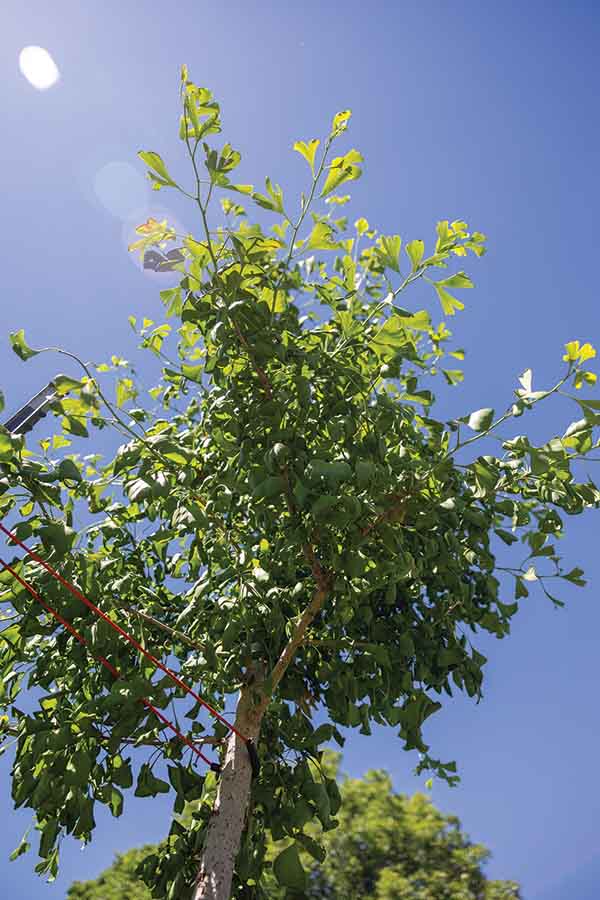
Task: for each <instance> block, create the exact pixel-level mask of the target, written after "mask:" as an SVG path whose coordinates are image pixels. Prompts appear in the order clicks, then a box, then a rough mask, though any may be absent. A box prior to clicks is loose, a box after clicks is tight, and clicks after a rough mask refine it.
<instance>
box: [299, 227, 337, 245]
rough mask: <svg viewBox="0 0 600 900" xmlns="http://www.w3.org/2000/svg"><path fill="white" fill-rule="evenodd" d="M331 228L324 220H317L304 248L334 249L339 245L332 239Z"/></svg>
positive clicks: (332, 232)
mask: <svg viewBox="0 0 600 900" xmlns="http://www.w3.org/2000/svg"><path fill="white" fill-rule="evenodd" d="M333 234H334V231H333V228H332V227H331V225H328V224H327V223H326V222H317V224H316V225H315V227H314V228H313V230H312V231H311V233H310V235H309V237H308V241H307V243H306V248H305V249H306V250H336V249H337V248H338V247H339V246H340V245H339V243H338V242H337V241H335V240H334V239H333Z"/></svg>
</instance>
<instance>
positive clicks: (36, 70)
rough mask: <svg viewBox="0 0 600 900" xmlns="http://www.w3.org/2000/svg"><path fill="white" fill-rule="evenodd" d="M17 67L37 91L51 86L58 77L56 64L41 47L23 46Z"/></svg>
mask: <svg viewBox="0 0 600 900" xmlns="http://www.w3.org/2000/svg"><path fill="white" fill-rule="evenodd" d="M19 68H20V70H21V73H22V74H23V75H24V76H25V78H26V79H27V81H28V82H29V84H32V85H33V86H34V88H37V89H38V90H39V91H45V90H46V89H47V88H49V87H52V85H53V84H55V83H56V82H57V81H58V79H59V77H60V72H59V71H58V66H57V65H56V63H55V62H54V60H53V59H52V57H51V56H50V54H49V53H48V51H47V50H44V48H43V47H24V48H23V49H22V50H21V52H20V53H19Z"/></svg>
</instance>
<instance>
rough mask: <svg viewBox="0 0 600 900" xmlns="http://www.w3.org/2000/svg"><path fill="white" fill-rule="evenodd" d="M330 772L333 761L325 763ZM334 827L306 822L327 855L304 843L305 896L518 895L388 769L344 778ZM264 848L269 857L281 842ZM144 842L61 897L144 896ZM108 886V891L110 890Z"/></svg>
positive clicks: (449, 821) (333, 899) (454, 825)
mask: <svg viewBox="0 0 600 900" xmlns="http://www.w3.org/2000/svg"><path fill="white" fill-rule="evenodd" d="M327 768H328V771H329V774H330V775H335V774H336V771H337V767H336V766H334V767H333V768H332V769H330V767H329V766H328V767H327ZM340 794H341V799H342V806H341V810H340V816H339V822H340V824H339V827H338V828H336V829H334V830H331V831H325V832H324V831H323V830H322V828H319V827H318V826H316V825H313V826H309V829H308V830H309V831H310V836H311V839H312V840H315V839H318V840H320V841H321V842H322V845H323V851H324V853H325V854H326V855H325V856H324V859H323V861H322V862H315V861H314V860H313V859H312V858H311V856H310V854H309V853H308V852H307V851H306V850H305V849H303V851H302V852H301V859H302V863H303V865H304V866H305V867H306V869H307V870H308V871H309V876H308V889H307V892H306V896H307V897H311V898H314V900H337V898H348V900H363V898H367V897H374V898H377V900H396V898H398V900H400V898H402V900H406V898H413V900H518V898H519V896H520V895H519V889H518V886H517V885H516V884H515V883H514V882H508V881H490V880H488V879H487V878H486V876H485V875H484V873H483V872H482V868H481V867H482V864H484V863H485V862H486V860H487V859H488V858H489V855H490V854H489V851H488V850H486V849H485V847H483V846H482V845H481V844H473V843H471V841H470V840H469V839H468V837H467V836H466V835H465V834H464V833H463V832H462V831H461V828H460V822H459V820H458V819H457V818H456V816H447V815H444V814H443V813H441V812H440V811H439V810H437V809H436V808H435V806H434V805H433V803H432V802H431V800H430V799H429V798H428V797H427V796H426V795H424V794H415V795H414V796H413V797H406V796H404V795H402V794H396V793H394V791H393V789H392V783H391V780H390V777H389V775H388V774H387V773H386V772H383V771H372V772H368V773H367V774H366V776H365V777H364V778H363V779H360V778H356V779H350V778H347V779H344V781H343V782H342V784H341V785H340ZM288 845H289V841H286V842H284V846H283V847H282V848H280V847H278V848H275V847H270V848H269V853H268V856H269V857H271V858H273V857H275V856H276V855H277V854H279V853H281V852H282V850H285V849H286V846H288ZM150 849H151V848H142V849H141V850H131V851H129V852H128V853H126V854H122V855H121V854H119V856H118V857H117V860H116V862H115V863H114V864H113V865H112V866H111V867H110V868H109V869H107V871H106V872H104V873H103V874H102V875H100V877H99V878H98V879H96V880H95V881H88V882H76V883H75V884H73V885H72V887H71V888H70V890H69V892H68V894H67V900H121V898H125V897H133V898H136V900H137V898H139V900H150V897H151V894H150V891H149V890H147V889H146V888H145V887H143V885H142V882H141V881H140V879H139V876H138V875H137V868H138V866H139V865H140V863H142V861H143V858H144V856H145V855H147V854H148V852H150ZM262 880H263V887H264V890H265V892H266V895H267V896H268V897H270V898H273V900H276V898H278V897H283V896H284V890H283V889H282V888H280V887H279V886H278V884H277V881H276V878H275V876H274V875H273V874H272V872H271V870H267V871H266V872H265V874H264V875H263V879H262ZM111 891H112V893H111Z"/></svg>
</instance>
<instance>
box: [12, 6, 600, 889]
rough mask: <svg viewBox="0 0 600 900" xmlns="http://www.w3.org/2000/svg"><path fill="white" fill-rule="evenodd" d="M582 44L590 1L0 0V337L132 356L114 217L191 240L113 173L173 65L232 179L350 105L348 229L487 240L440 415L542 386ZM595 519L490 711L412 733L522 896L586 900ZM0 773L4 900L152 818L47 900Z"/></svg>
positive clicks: (391, 743) (590, 868) (555, 410)
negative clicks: (357, 221)
mask: <svg viewBox="0 0 600 900" xmlns="http://www.w3.org/2000/svg"><path fill="white" fill-rule="evenodd" d="M599 39H600V6H599V5H598V4H597V3H594V2H589V3H586V2H575V3H573V2H572V3H566V2H553V3H547V2H544V3H541V2H533V0H530V2H528V3H517V2H510V0H509V2H505V3H502V4H499V3H491V2H489V0H488V2H484V3H481V2H465V0H455V2H453V3H450V2H436V3H434V2H429V0H423V2H421V3H414V2H411V3H408V2H404V0H395V2H393V0H387V2H384V0H372V2H370V3H364V2H363V3H361V2H358V0H344V2H343V3H342V2H340V0H331V2H329V3H321V2H316V0H305V2H304V3H302V4H291V3H285V2H284V3H281V2H279V3H276V2H264V0H263V2H261V0H258V2H247V0H246V2H241V0H229V2H228V3H227V4H219V3H204V2H202V0H196V2H191V0H179V2H177V3H172V4H158V3H154V4H151V3H141V2H129V3H123V2H122V0H120V2H116V0H103V2H102V3H95V4H92V3H82V2H73V0H62V2H59V3H53V4H50V3H47V2H44V3H41V2H38V0H29V2H28V3H26V4H24V3H17V2H15V0H5V2H4V3H3V5H2V26H1V33H0V109H1V120H0V121H1V126H2V140H1V143H0V158H1V165H0V178H1V181H2V200H3V210H2V220H3V226H2V299H1V301H0V334H2V335H7V334H8V332H9V331H12V330H14V329H17V328H21V327H24V328H25V330H26V333H27V335H28V338H29V339H30V342H31V344H32V345H33V346H40V345H43V344H61V345H62V346H64V347H66V348H70V349H73V350H75V351H76V352H78V353H79V354H80V355H82V356H84V357H85V358H87V359H91V360H95V361H101V360H103V359H106V358H107V357H109V356H110V355H111V354H113V353H116V354H118V355H122V356H125V357H128V358H130V359H135V352H136V351H135V341H134V336H133V334H132V332H131V330H130V328H129V326H128V324H127V316H128V315H129V314H132V313H133V314H134V315H136V316H138V317H139V316H142V315H144V314H145V315H149V316H151V317H153V318H157V317H158V316H159V315H160V312H159V301H158V296H157V291H158V289H159V287H160V285H159V284H158V283H157V280H156V276H154V277H147V276H144V275H143V274H142V273H141V272H140V271H139V270H138V268H136V266H135V265H133V264H132V261H131V259H130V258H129V257H128V255H127V253H126V244H127V241H128V238H129V230H130V226H131V222H132V221H135V216H136V215H138V221H141V220H142V219H143V218H145V217H146V215H147V214H148V212H159V211H160V206H161V205H164V208H165V212H170V213H171V214H172V215H173V216H174V217H175V219H178V220H180V221H181V222H182V223H183V224H184V225H185V227H186V228H187V229H191V230H193V229H194V228H195V223H194V221H193V219H190V218H189V217H190V216H191V215H192V213H191V211H186V209H185V207H183V206H180V205H177V204H176V202H175V200H173V199H172V198H171V196H170V195H168V194H166V193H164V192H162V193H161V194H160V195H158V196H154V197H151V196H150V195H149V194H148V193H147V190H146V188H145V186H144V184H143V182H142V180H141V179H139V178H137V177H136V173H135V172H133V171H132V170H131V169H130V168H129V167H128V166H133V167H135V168H136V169H137V171H138V172H139V173H143V167H142V166H141V164H138V162H137V161H136V151H137V150H138V149H141V148H144V149H151V150H156V151H158V152H161V153H163V155H164V156H165V158H166V159H168V160H169V161H171V160H177V159H178V156H177V154H180V152H181V151H180V148H179V143H178V140H177V120H178V110H177V91H178V78H179V66H180V64H181V63H182V62H186V63H187V64H188V65H189V67H190V74H191V76H192V77H193V78H194V80H195V81H197V82H199V83H200V84H206V85H207V86H209V87H211V89H212V90H213V91H214V92H215V93H216V95H217V97H218V98H219V99H220V100H221V102H222V105H223V112H224V122H225V137H226V139H229V140H230V141H231V143H232V144H233V145H234V147H238V148H239V149H240V150H241V151H242V153H243V155H244V163H243V169H242V173H241V176H240V179H239V180H241V181H252V182H254V183H255V184H256V183H258V182H259V181H261V180H262V178H263V177H264V175H266V174H269V175H270V176H271V177H272V178H273V179H274V180H275V181H277V182H280V183H281V184H282V185H283V186H284V188H285V191H286V195H289V196H292V194H293V193H294V192H295V193H299V191H300V190H301V189H302V187H303V186H304V185H303V182H302V179H303V178H304V176H305V168H304V164H303V162H302V160H301V159H300V158H299V157H298V156H297V154H293V153H292V152H291V145H292V143H293V141H294V140H297V139H304V140H308V139H310V138H312V137H315V136H317V135H322V134H323V132H324V131H325V130H326V129H327V127H328V125H329V121H330V118H331V115H332V114H333V113H334V112H336V111H337V110H339V109H343V108H346V107H351V108H352V110H353V113H354V116H353V122H352V126H351V132H350V139H351V141H352V146H356V147H357V148H358V149H360V150H361V151H362V152H363V154H364V155H365V157H366V167H365V174H364V176H363V178H362V180H361V181H360V182H358V183H357V184H356V185H355V186H353V191H352V193H353V199H354V203H353V206H352V209H351V211H350V213H351V215H355V217H358V216H360V215H364V216H366V217H367V218H368V219H369V221H370V222H371V223H372V225H374V226H376V227H378V228H380V229H381V230H383V231H385V232H387V233H394V232H396V233H400V234H401V235H402V236H403V237H404V238H405V239H406V240H410V239H412V238H415V237H419V238H423V239H425V240H426V241H428V240H430V239H431V236H432V235H433V233H434V226H435V222H436V221H437V220H438V219H444V218H448V219H454V218H464V219H465V220H466V221H467V222H469V224H471V225H472V226H473V227H474V228H477V229H478V230H481V231H484V232H485V233H486V234H487V235H488V237H489V244H490V251H489V253H488V255H487V256H485V257H484V258H483V259H482V260H481V261H479V262H476V263H470V266H469V271H470V273H471V274H472V275H473V276H474V279H475V282H476V284H477V289H476V291H472V292H469V294H468V296H466V297H465V302H466V303H467V308H466V310H465V312H464V313H462V314H461V315H460V316H457V317H456V319H455V320H454V322H453V323H452V326H453V330H454V332H455V334H456V335H457V337H458V338H459V341H460V345H462V346H464V347H465V348H466V349H467V351H468V355H467V361H466V364H465V372H466V382H465V385H464V386H462V387H461V388H458V389H455V391H454V392H453V393H451V394H449V395H447V396H445V397H444V400H443V404H444V407H445V408H447V409H448V410H449V411H450V412H451V414H454V415H461V414H464V413H466V412H470V411H471V410H472V409H477V408H479V407H482V406H496V407H497V408H503V407H504V406H505V405H506V404H507V403H508V402H509V401H510V397H511V391H512V390H513V389H514V387H515V386H516V381H515V378H516V376H517V374H519V373H520V372H522V371H523V370H524V369H525V368H527V367H529V366H531V367H532V368H533V370H534V379H535V383H536V386H538V387H541V386H543V385H547V384H549V383H550V381H551V379H552V378H553V377H554V375H555V374H556V373H557V372H558V371H559V369H560V366H561V356H562V345H563V343H564V342H565V341H567V340H572V339H580V340H589V341H591V342H592V343H594V344H596V345H598V344H600V313H599V311H598V308H599V307H598V287H597V280H596V276H595V275H594V272H595V270H596V266H597V255H598V250H597V247H598V225H597V215H598V209H599V207H600V184H599V179H598V149H599V148H598V144H599V112H598V97H599V96H600V92H599V87H600V85H599V80H600V79H599V74H600V40H599ZM31 44H33V45H40V46H42V47H45V48H47V49H48V50H49V51H50V53H51V54H52V55H53V57H54V59H55V61H56V63H57V65H58V67H59V69H60V72H61V78H60V80H59V82H58V83H57V84H56V85H55V86H54V87H52V88H50V89H49V90H47V91H38V90H36V89H35V88H34V87H32V86H31V85H30V84H28V83H27V82H26V80H25V79H24V78H23V76H22V75H21V74H20V72H19V68H18V56H19V52H20V50H21V49H22V48H23V47H25V46H27V45H31ZM179 159H182V156H180V157H179ZM178 165H179V163H177V162H175V163H174V165H173V168H174V170H175V171H176V170H177V167H178ZM156 200H158V201H160V202H159V207H156V206H155V205H154V206H152V204H153V203H155V201H156ZM128 223H129V224H128ZM0 362H1V378H0V382H1V386H2V388H3V389H4V390H5V392H6V394H7V406H8V409H9V411H12V410H14V409H15V408H16V407H17V406H18V405H19V404H20V403H21V402H22V401H23V400H24V399H26V398H27V397H28V396H29V395H30V393H33V392H35V391H36V390H38V389H39V388H40V387H41V386H42V385H43V384H44V383H45V380H46V377H47V376H52V375H53V374H55V372H56V371H57V370H64V368H65V366H64V364H59V365H57V363H56V362H54V361H52V360H48V359H46V358H38V359H35V360H33V361H32V362H30V363H28V364H27V365H24V364H23V363H21V362H20V361H19V360H18V359H17V358H16V357H15V356H14V355H13V354H12V353H11V351H10V349H9V347H8V342H7V340H6V341H5V342H4V346H3V349H2V344H0ZM571 418H576V416H575V415H571V414H570V411H569V410H568V409H566V408H564V407H563V406H561V405H560V404H559V405H558V406H550V405H549V407H548V409H547V410H544V409H543V408H542V409H541V410H540V412H539V413H535V419H531V421H529V422H528V423H527V425H528V426H529V427H531V428H532V429H533V430H534V433H535V434H536V436H539V437H542V436H546V437H549V436H550V432H551V431H552V430H553V429H554V430H556V431H560V432H561V433H562V431H563V430H564V427H565V426H566V425H567V424H568V423H569V421H570V420H571ZM522 422H523V420H520V422H519V427H522V426H521V423H522ZM42 430H43V429H42ZM40 436H41V435H40ZM591 468H592V466H590V469H591ZM590 474H591V475H592V476H594V475H596V479H597V480H598V478H600V471H598V472H597V473H595V472H590ZM599 526H600V516H599V515H598V514H595V515H594V514H592V515H588V516H585V517H581V518H579V519H575V520H573V521H572V522H571V523H570V528H569V534H568V537H567V538H566V539H565V541H564V542H563V543H564V546H563V549H564V552H565V554H567V555H568V558H569V560H570V561H572V563H573V565H575V564H581V566H582V567H583V568H585V570H586V575H587V577H588V579H589V580H588V586H587V587H586V588H585V589H583V590H581V589H577V588H572V589H571V590H565V589H563V590H562V591H561V595H560V596H561V598H562V599H563V600H566V601H567V608H566V609H564V610H561V611H556V610H554V609H553V608H551V607H550V605H549V602H548V601H547V600H545V599H544V598H543V596H538V595H537V593H536V592H535V591H532V593H531V596H530V598H529V599H527V600H525V601H523V602H522V604H521V610H520V613H519V615H518V616H517V618H516V619H515V624H514V628H513V634H512V635H511V636H510V637H509V638H508V639H506V640H505V641H503V642H497V641H495V640H487V641H480V642H479V648H480V649H482V650H483V652H484V653H486V655H487V656H488V657H489V659H490V662H489V664H488V667H487V688H486V690H485V697H484V700H483V701H482V703H481V704H480V705H479V706H475V705H474V704H473V703H472V702H463V701H461V700H455V701H451V702H450V703H449V704H448V705H447V706H446V708H445V710H444V711H443V712H442V713H439V714H438V715H437V716H435V717H434V720H432V724H431V725H430V726H429V728H428V731H427V732H426V736H427V737H428V739H429V740H430V742H431V744H432V747H433V749H434V750H435V755H438V756H440V757H441V758H442V759H452V758H454V759H456V760H457V761H458V763H459V769H460V772H461V774H462V783H461V785H460V786H459V787H458V788H456V789H454V790H453V791H450V790H448V789H446V788H444V787H443V786H439V785H434V788H433V798H434V801H435V802H436V803H438V804H439V805H441V806H442V807H443V808H444V809H446V810H448V811H452V812H455V813H457V814H458V815H459V816H460V817H461V818H462V820H463V824H464V826H465V828H466V830H467V831H468V832H469V833H470V834H471V835H472V836H473V838H474V839H476V840H481V841H483V842H484V843H486V844H487V845H488V846H489V847H490V848H491V849H492V851H493V854H494V857H493V860H492V862H491V864H490V867H489V872H490V874H491V875H493V876H495V877H505V878H515V879H517V880H519V881H521V882H522V884H523V888H524V897H525V900H563V898H567V897H568V898H569V900H592V898H597V896H598V890H597V884H598V883H599V882H600V834H599V830H598V821H599V816H600V783H599V779H598V775H597V771H598V770H597V759H598V757H599V755H600V711H599V709H598V705H597V702H596V701H597V696H598V692H597V686H598V664H597V662H596V661H595V660H597V658H598V644H599V638H598V632H599V626H600V608H599V605H598V590H599V587H600V559H599V553H598V549H599V540H598V535H599V533H600V529H599ZM415 762H416V761H415V759H414V758H413V757H412V756H411V755H409V754H405V753H404V752H403V751H402V750H401V746H400V742H399V741H398V739H397V738H396V737H395V736H394V732H393V730H390V731H389V732H388V731H386V732H384V731H379V732H377V733H376V734H375V736H374V737H373V738H371V739H367V738H361V737H359V736H352V737H350V739H349V741H348V744H347V751H346V753H345V760H344V767H345V769H346V771H348V772H349V773H351V774H353V775H358V774H361V773H362V772H363V771H364V770H365V769H366V768H373V767H386V768H388V769H389V770H390V771H391V773H392V775H393V777H394V780H395V784H396V786H397V788H398V789H400V790H405V791H412V790H414V789H416V788H417V787H421V788H422V787H423V782H424V778H421V779H420V780H417V779H415V778H414V777H413V776H412V774H411V772H412V768H413V766H414V765H415ZM0 763H1V764H2V768H1V770H0V771H1V772H2V774H3V777H2V779H1V780H0V809H1V811H2V829H1V833H0V871H1V873H2V884H3V886H4V891H5V893H6V895H7V896H10V897H11V900H32V898H36V900H37V898H44V897H48V898H59V897H64V896H65V892H66V887H67V885H68V884H69V883H70V881H71V880H72V879H74V878H86V877H90V876H93V875H95V874H97V873H98V872H99V871H100V870H101V869H102V868H104V867H105V866H106V865H108V864H109V862H110V861H111V858H112V854H113V852H114V851H116V850H118V849H126V848H127V847H129V846H132V845H136V844H139V843H141V842H143V841H147V840H154V839H156V838H159V837H161V836H162V835H163V834H164V832H165V831H166V830H167V828H168V814H169V810H168V805H167V803H164V802H161V801H160V800H152V801H135V802H134V803H132V804H131V805H130V807H129V811H127V812H126V814H125V815H124V816H123V818H122V819H120V820H118V821H115V820H112V819H110V818H109V817H104V816H102V817H100V819H99V825H98V828H97V830H96V838H95V841H94V844H93V845H92V846H91V847H88V848H87V849H85V850H84V851H83V852H80V851H79V848H78V847H77V845H76V844H75V843H74V842H73V843H72V844H70V845H66V846H65V850H64V853H63V869H62V873H61V876H60V878H59V880H58V882H57V883H56V884H55V885H52V886H49V887H48V886H46V885H45V884H44V883H43V882H42V881H40V880H39V879H38V878H37V877H36V876H33V875H32V874H31V869H32V866H33V863H34V861H35V860H34V858H33V856H32V855H30V856H26V857H24V858H23V859H21V860H19V861H18V862H16V863H10V864H9V863H8V861H7V856H8V853H9V852H10V851H11V850H12V849H13V848H14V846H15V845H16V844H17V843H18V841H19V839H20V837H21V834H22V832H23V830H24V828H25V826H26V824H27V820H28V814H27V813H25V814H23V813H18V814H16V813H13V812H12V805H11V802H10V798H9V790H8V778H7V777H6V772H7V762H6V760H0Z"/></svg>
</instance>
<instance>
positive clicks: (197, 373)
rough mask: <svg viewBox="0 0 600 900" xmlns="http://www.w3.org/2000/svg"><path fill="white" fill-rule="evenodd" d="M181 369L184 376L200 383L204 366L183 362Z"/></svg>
mask: <svg viewBox="0 0 600 900" xmlns="http://www.w3.org/2000/svg"><path fill="white" fill-rule="evenodd" d="M181 371H182V373H183V374H184V375H185V377H186V378H189V380H190V381H195V382H196V383H197V384H202V375H203V373H204V366H203V365H199V366H191V365H190V364H189V363H183V365H182V366H181Z"/></svg>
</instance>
